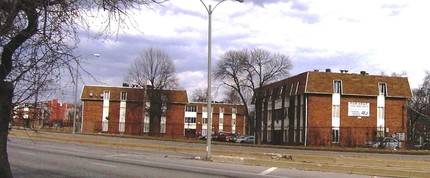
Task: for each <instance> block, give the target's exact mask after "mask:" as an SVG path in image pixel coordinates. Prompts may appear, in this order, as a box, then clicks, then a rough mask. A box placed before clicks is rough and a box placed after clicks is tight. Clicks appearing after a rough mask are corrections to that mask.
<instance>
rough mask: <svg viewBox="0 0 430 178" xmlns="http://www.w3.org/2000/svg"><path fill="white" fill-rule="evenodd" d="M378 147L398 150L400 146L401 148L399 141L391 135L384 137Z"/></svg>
mask: <svg viewBox="0 0 430 178" xmlns="http://www.w3.org/2000/svg"><path fill="white" fill-rule="evenodd" d="M380 148H385V149H391V150H398V149H400V148H402V146H401V143H400V142H399V141H398V140H397V139H395V138H392V137H385V138H384V139H383V140H382V142H381V145H380Z"/></svg>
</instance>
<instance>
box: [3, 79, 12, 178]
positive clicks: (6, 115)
mask: <svg viewBox="0 0 430 178" xmlns="http://www.w3.org/2000/svg"><path fill="white" fill-rule="evenodd" d="M12 96H13V86H12V83H10V82H5V81H0V177H4V178H9V177H13V176H12V171H11V169H10V165H9V159H8V156H7V137H8V132H9V121H10V117H11V110H12Z"/></svg>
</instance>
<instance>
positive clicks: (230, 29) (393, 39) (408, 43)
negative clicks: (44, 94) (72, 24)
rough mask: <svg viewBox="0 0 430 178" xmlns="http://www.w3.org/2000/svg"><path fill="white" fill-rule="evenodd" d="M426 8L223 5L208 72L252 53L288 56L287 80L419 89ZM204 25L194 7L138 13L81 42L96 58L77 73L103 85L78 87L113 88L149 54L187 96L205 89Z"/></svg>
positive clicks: (394, 1)
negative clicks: (168, 62)
mask: <svg viewBox="0 0 430 178" xmlns="http://www.w3.org/2000/svg"><path fill="white" fill-rule="evenodd" d="M204 2H205V3H206V4H207V5H209V4H211V5H215V4H216V3H217V2H219V1H215V0H213V1H212V0H204ZM428 7H430V1H427V0H361V1H356V0H355V1H352V0H324V1H321V0H245V2H244V3H238V2H234V1H228V0H227V1H225V2H224V3H222V4H220V5H219V6H218V7H217V8H216V9H215V11H214V13H213V19H212V24H213V28H212V32H213V33H212V35H213V36H212V38H213V43H212V44H213V46H212V47H213V48H212V49H213V61H212V64H213V65H215V64H216V62H217V61H218V58H219V56H220V55H221V54H223V53H224V52H225V51H227V50H231V49H237V50H239V49H243V48H256V47H258V48H264V49H267V50H269V51H272V52H279V53H283V54H286V55H288V56H289V57H290V59H291V61H292V64H293V68H292V71H291V75H297V74H299V73H302V72H305V71H309V70H314V69H319V70H320V71H324V70H325V69H327V68H330V69H331V70H332V71H333V72H338V71H339V70H340V69H346V70H349V72H350V73H359V72H360V71H366V72H368V73H369V74H381V72H384V73H385V74H388V75H390V74H391V73H393V72H396V73H402V72H406V73H407V76H408V77H409V82H410V85H411V88H417V87H418V85H419V84H421V83H422V80H423V78H424V76H425V71H426V70H428V69H429V68H430V60H429V59H430V50H429V49H428V48H429V46H430V45H429V42H430V24H429V17H430V10H428ZM207 17H208V15H207V11H206V9H205V8H204V6H203V5H202V3H201V2H200V1H199V0H170V1H168V2H166V3H164V4H163V5H162V6H154V7H153V10H148V9H143V10H142V11H140V12H136V13H135V16H134V18H135V19H136V23H137V24H136V27H137V28H133V27H130V28H129V29H127V30H124V31H121V32H120V33H118V35H117V36H112V37H111V38H108V39H103V40H91V39H92V38H91V37H89V36H85V35H83V36H81V44H80V48H79V53H81V54H91V53H100V54H101V56H100V58H94V57H87V60H86V61H85V62H84V63H83V65H84V69H85V70H87V71H89V72H91V73H92V74H93V75H94V76H95V78H97V79H98V80H99V81H101V82H102V83H98V82H95V81H94V80H91V79H89V78H88V77H86V76H83V78H82V79H83V81H84V82H85V84H107V85H115V86H119V85H121V84H122V83H123V81H124V77H125V75H126V73H127V70H128V67H129V66H130V64H131V63H132V62H133V61H134V60H135V59H136V58H137V56H138V54H139V53H140V52H141V51H142V50H143V49H146V48H148V47H151V46H153V47H158V48H161V49H163V50H165V51H166V52H168V53H169V55H170V56H171V58H172V59H173V60H174V64H175V67H176V72H177V76H178V77H179V78H180V85H181V87H182V88H184V89H187V90H188V91H189V92H188V93H189V95H190V94H191V91H192V90H194V89H196V88H205V87H206V86H207V31H208V20H207ZM94 26H95V27H96V26H97V22H95V23H94ZM215 86H216V84H214V87H215ZM218 95H220V94H218Z"/></svg>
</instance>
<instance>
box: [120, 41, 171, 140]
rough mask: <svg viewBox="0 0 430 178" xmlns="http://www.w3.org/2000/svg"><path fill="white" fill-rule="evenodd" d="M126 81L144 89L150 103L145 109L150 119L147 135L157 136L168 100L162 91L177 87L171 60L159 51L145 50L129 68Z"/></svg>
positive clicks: (155, 49) (163, 52) (153, 49)
mask: <svg viewBox="0 0 430 178" xmlns="http://www.w3.org/2000/svg"><path fill="white" fill-rule="evenodd" d="M126 80H127V82H130V83H136V84H137V85H139V86H142V87H146V93H147V96H148V99H149V103H150V105H149V107H148V108H147V109H148V110H149V117H150V121H149V123H150V124H149V125H150V126H149V134H150V135H155V134H159V133H160V122H161V117H162V116H164V114H165V113H164V112H163V111H164V109H163V107H166V102H167V100H168V98H167V96H166V95H165V94H163V90H164V89H172V88H175V87H177V85H178V78H177V77H176V74H175V66H174V64H173V61H172V59H171V58H170V57H169V55H168V54H167V53H166V52H165V51H163V50H161V49H157V48H153V47H151V48H148V49H145V50H143V51H142V53H141V55H140V56H139V57H138V58H137V59H136V61H135V62H134V63H133V64H132V65H131V66H130V68H129V70H128V76H127V79H126ZM148 83H149V85H148ZM145 98H146V97H145Z"/></svg>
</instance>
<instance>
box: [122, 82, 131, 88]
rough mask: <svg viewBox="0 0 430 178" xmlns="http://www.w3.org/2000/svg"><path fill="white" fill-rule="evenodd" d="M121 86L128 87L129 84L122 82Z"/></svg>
mask: <svg viewBox="0 0 430 178" xmlns="http://www.w3.org/2000/svg"><path fill="white" fill-rule="evenodd" d="M122 86H123V87H129V86H130V85H129V84H128V83H122Z"/></svg>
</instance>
